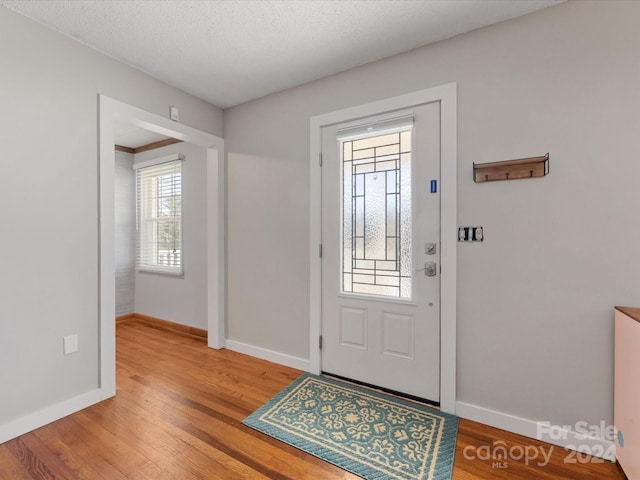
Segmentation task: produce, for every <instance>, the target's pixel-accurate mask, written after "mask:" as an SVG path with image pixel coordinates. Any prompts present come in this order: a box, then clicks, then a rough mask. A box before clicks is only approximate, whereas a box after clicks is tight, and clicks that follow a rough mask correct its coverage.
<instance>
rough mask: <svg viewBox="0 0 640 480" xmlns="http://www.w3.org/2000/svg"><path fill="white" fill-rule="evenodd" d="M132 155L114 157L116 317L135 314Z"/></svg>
mask: <svg viewBox="0 0 640 480" xmlns="http://www.w3.org/2000/svg"><path fill="white" fill-rule="evenodd" d="M132 167H133V154H131V153H126V152H116V154H115V189H114V190H115V217H116V218H115V234H116V239H115V252H116V315H127V314H130V313H133V312H134V297H135V287H136V285H135V276H134V274H135V254H136V250H135V239H136V237H135V234H136V210H135V208H136V197H135V195H136V177H135V174H134V172H133V168H132Z"/></svg>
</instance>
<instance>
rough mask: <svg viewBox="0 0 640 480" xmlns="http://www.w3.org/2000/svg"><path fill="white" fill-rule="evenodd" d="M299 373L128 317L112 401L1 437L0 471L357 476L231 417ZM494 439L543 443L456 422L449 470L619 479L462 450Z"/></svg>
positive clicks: (460, 479) (102, 475)
mask: <svg viewBox="0 0 640 480" xmlns="http://www.w3.org/2000/svg"><path fill="white" fill-rule="evenodd" d="M301 373H302V372H300V371H299V370H294V369H291V368H287V367H283V366H279V365H275V364H273V363H269V362H265V361H262V360H257V359H255V358H252V357H248V356H246V355H242V354H239V353H235V352H231V351H228V350H221V351H215V350H211V349H209V348H207V347H206V344H205V343H204V342H202V341H200V340H198V339H195V338H192V337H188V336H185V335H181V334H179V333H172V332H167V331H163V330H158V329H156V328H152V327H150V326H148V325H145V324H143V323H141V322H138V321H135V320H133V321H127V322H121V323H119V324H118V326H117V395H116V397H115V398H112V399H109V400H106V401H104V402H102V403H100V404H98V405H94V406H92V407H90V408H87V409H85V410H83V411H81V412H78V413H76V414H73V415H70V416H68V417H66V418H63V419H61V420H59V421H57V422H54V423H52V424H50V425H47V426H45V427H42V428H40V429H38V430H35V431H33V432H30V433H27V434H25V435H22V436H21V437H18V438H16V439H14V440H11V441H9V442H6V443H4V444H1V445H0V479H2V480H4V479H32V480H33V479H37V480H60V479H65V480H93V479H98V480H121V479H127V480H129V479H135V480H138V479H140V480H146V479H149V480H165V479H166V480H171V479H175V480H190V479H220V480H230V479H267V478H270V479H282V480H284V479H291V480H305V479H308V480H322V479H331V480H333V479H336V480H337V479H343V480H355V479H358V478H359V477H357V476H354V475H351V474H349V473H347V472H344V471H342V470H340V469H339V468H337V467H334V466H332V465H330V464H328V463H325V462H323V461H321V460H318V459H317V458H315V457H312V456H310V455H307V454H306V453H303V452H301V451H299V450H296V449H295V448H293V447H290V446H288V445H285V444H283V443H280V442H278V441H276V440H274V439H272V438H270V437H267V436H265V435H263V434H261V433H258V432H256V431H254V430H252V429H250V428H248V427H245V426H244V425H242V424H241V423H240V422H241V421H242V419H244V418H245V417H246V416H247V415H249V414H250V413H251V412H253V411H254V410H256V409H257V408H258V407H259V406H260V405H262V404H263V403H264V402H266V401H267V400H268V399H269V398H271V397H272V396H273V395H274V394H276V393H277V392H278V391H280V390H281V389H282V388H284V387H285V386H286V385H288V384H289V383H290V382H291V381H293V380H294V379H295V378H297V377H298V376H299V375H300V374H301ZM497 441H502V442H504V444H505V446H506V448H507V449H512V448H515V450H513V452H514V453H516V456H518V455H517V453H519V452H520V451H521V450H519V449H520V448H522V449H525V448H527V447H529V451H530V452H531V453H532V452H533V448H536V449H537V450H538V451H540V449H541V448H542V449H544V451H545V454H546V452H549V449H551V448H552V447H551V446H550V445H548V444H544V443H542V442H538V441H535V440H531V439H528V438H524V437H521V436H518V435H514V434H510V433H507V432H504V431H502V430H498V429H495V428H491V427H487V426H484V425H481V424H478V423H475V422H471V421H468V420H462V421H461V422H460V431H459V436H458V445H457V450H456V459H455V464H454V472H453V473H454V474H453V478H454V479H457V480H476V479H509V480H518V479H549V480H551V479H554V480H562V479H566V480H569V479H581V480H591V479H593V480H596V479H597V480H603V479H612V480H622V479H624V475H623V474H622V473H621V471H620V469H619V468H618V466H617V465H615V464H613V463H611V462H608V461H604V462H601V461H599V460H598V459H593V458H591V457H578V458H576V457H573V458H574V459H576V461H577V462H578V463H565V459H566V458H567V456H568V455H570V453H569V452H568V451H565V450H563V449H561V448H559V447H553V449H552V450H553V451H552V454H551V460H550V462H549V463H548V464H546V465H544V466H539V465H538V462H539V461H542V456H541V455H542V454H540V457H539V458H538V459H535V460H533V461H528V462H527V461H525V459H524V458H522V459H520V460H515V459H513V458H508V459H505V460H500V459H498V458H488V459H478V458H476V459H470V458H465V456H466V457H470V455H469V454H470V453H476V454H477V453H478V450H477V448H480V447H485V450H487V447H491V446H492V445H493V444H494V442H497ZM465 448H466V452H467V455H465ZM480 452H482V450H481V451H480ZM481 455H482V454H481ZM580 461H582V462H584V463H580ZM596 462H601V463H596Z"/></svg>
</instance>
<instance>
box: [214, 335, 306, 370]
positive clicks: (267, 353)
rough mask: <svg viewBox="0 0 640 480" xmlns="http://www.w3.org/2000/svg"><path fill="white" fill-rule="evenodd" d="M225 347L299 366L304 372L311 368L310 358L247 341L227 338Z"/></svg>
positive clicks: (276, 361) (279, 362) (275, 361)
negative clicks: (251, 343)
mask: <svg viewBox="0 0 640 480" xmlns="http://www.w3.org/2000/svg"><path fill="white" fill-rule="evenodd" d="M225 348H227V349H229V350H233V351H234V352H238V353H243V354H245V355H251V356H252V357H256V358H260V359H262V360H267V361H269V362H273V363H277V364H279V365H284V366H286V367H291V368H297V369H298V370H302V371H304V372H308V371H309V369H310V368H311V363H310V362H309V360H305V359H304V358H299V357H294V356H292V355H286V354H284V353H280V352H275V351H273V350H268V349H266V348H262V347H256V346H254V345H249V344H247V343H242V342H238V341H236V340H229V339H227V340H226V346H225Z"/></svg>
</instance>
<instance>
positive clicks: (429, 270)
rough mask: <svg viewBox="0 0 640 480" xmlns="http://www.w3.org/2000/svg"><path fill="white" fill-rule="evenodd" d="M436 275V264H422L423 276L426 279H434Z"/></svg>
mask: <svg viewBox="0 0 640 480" xmlns="http://www.w3.org/2000/svg"><path fill="white" fill-rule="evenodd" d="M436 273H437V264H436V262H425V263H424V274H425V275H426V276H427V277H435V276H436Z"/></svg>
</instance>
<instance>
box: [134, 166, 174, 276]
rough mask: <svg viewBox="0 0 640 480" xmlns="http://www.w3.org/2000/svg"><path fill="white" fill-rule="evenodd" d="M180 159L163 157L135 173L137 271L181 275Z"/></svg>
mask: <svg viewBox="0 0 640 480" xmlns="http://www.w3.org/2000/svg"><path fill="white" fill-rule="evenodd" d="M182 159H183V157H182V156H181V155H174V156H171V157H164V158H161V159H157V160H155V161H151V162H144V163H142V164H137V165H134V167H133V168H134V169H136V205H137V209H136V215H137V239H136V268H137V269H138V270H142V271H151V272H158V273H166V274H171V275H182V273H183V270H182V253H183V252H182Z"/></svg>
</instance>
